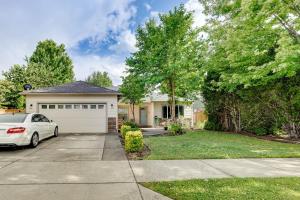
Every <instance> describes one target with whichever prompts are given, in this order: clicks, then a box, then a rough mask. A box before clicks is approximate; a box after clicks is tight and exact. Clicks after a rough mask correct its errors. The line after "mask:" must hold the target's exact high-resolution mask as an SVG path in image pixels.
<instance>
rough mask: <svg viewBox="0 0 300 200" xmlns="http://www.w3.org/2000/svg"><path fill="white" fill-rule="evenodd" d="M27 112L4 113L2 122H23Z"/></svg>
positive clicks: (0, 119) (0, 116)
mask: <svg viewBox="0 0 300 200" xmlns="http://www.w3.org/2000/svg"><path fill="white" fill-rule="evenodd" d="M26 117H27V114H2V115H0V123H23V122H24V121H25V119H26Z"/></svg>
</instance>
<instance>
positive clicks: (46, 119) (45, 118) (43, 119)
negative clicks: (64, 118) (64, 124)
mask: <svg viewBox="0 0 300 200" xmlns="http://www.w3.org/2000/svg"><path fill="white" fill-rule="evenodd" d="M40 119H41V121H42V122H50V121H49V119H48V118H47V117H45V116H44V115H40Z"/></svg>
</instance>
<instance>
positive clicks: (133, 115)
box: [129, 103, 135, 122]
mask: <svg viewBox="0 0 300 200" xmlns="http://www.w3.org/2000/svg"><path fill="white" fill-rule="evenodd" d="M130 105H131V106H130ZM130 105H129V106H130V108H131V113H132V117H133V121H134V122H135V114H134V105H135V103H131V104H130Z"/></svg>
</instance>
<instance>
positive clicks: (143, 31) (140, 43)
mask: <svg viewBox="0 0 300 200" xmlns="http://www.w3.org/2000/svg"><path fill="white" fill-rule="evenodd" d="M159 19H160V23H159V24H157V23H156V22H155V20H154V19H151V20H149V21H148V22H146V24H145V26H143V27H139V28H138V29H137V34H136V38H137V48H138V50H137V52H135V53H133V54H132V56H131V57H129V58H127V60H126V64H127V65H128V66H129V68H128V72H129V73H130V74H131V75H133V76H136V75H138V76H139V77H140V78H141V79H142V80H143V82H145V85H146V87H147V88H155V87H157V86H160V89H161V91H162V92H163V93H166V94H168V95H169V97H170V101H171V102H172V109H171V110H172V111H174V112H171V115H172V119H173V120H174V119H175V101H176V99H175V96H176V97H184V98H188V97H190V96H193V94H194V93H195V91H197V88H199V84H197V83H198V82H199V81H200V79H201V78H200V76H198V70H197V69H198V67H199V66H200V65H201V64H202V63H201V62H200V61H201V59H200V58H201V56H200V55H199V50H200V49H201V43H200V42H199V41H198V33H199V31H198V30H196V29H193V28H192V24H193V18H192V13H191V12H187V11H186V10H185V8H184V6H183V5H181V6H180V7H178V8H177V7H175V8H174V9H173V10H172V11H170V12H169V13H166V14H162V15H160V16H159Z"/></svg>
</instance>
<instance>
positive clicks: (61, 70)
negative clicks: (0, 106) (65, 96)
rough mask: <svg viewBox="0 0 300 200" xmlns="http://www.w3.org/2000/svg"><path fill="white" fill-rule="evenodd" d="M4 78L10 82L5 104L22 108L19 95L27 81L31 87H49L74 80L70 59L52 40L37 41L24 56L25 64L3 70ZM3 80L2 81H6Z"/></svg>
mask: <svg viewBox="0 0 300 200" xmlns="http://www.w3.org/2000/svg"><path fill="white" fill-rule="evenodd" d="M3 76H4V79H5V80H6V81H8V82H9V83H12V84H13V86H14V87H12V88H10V92H9V94H7V95H6V96H8V97H9V98H5V101H6V102H5V103H4V104H5V105H7V106H8V107H15V108H23V107H24V104H25V102H24V98H23V96H20V94H19V93H20V92H22V91H23V85H24V84H26V83H29V84H31V85H32V86H33V88H40V87H50V86H55V85H59V84H63V83H67V82H71V81H73V80H74V72H73V65H72V60H71V58H70V57H69V56H68V54H67V52H66V50H65V46H64V45H63V44H60V45H57V44H56V43H55V42H54V41H53V40H45V41H41V42H39V43H38V45H37V47H36V49H35V51H34V52H33V54H32V56H30V57H28V58H26V64H25V65H23V66H21V65H14V66H12V67H11V68H10V69H9V70H7V71H5V72H3ZM8 82H3V83H5V84H6V83H8Z"/></svg>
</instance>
